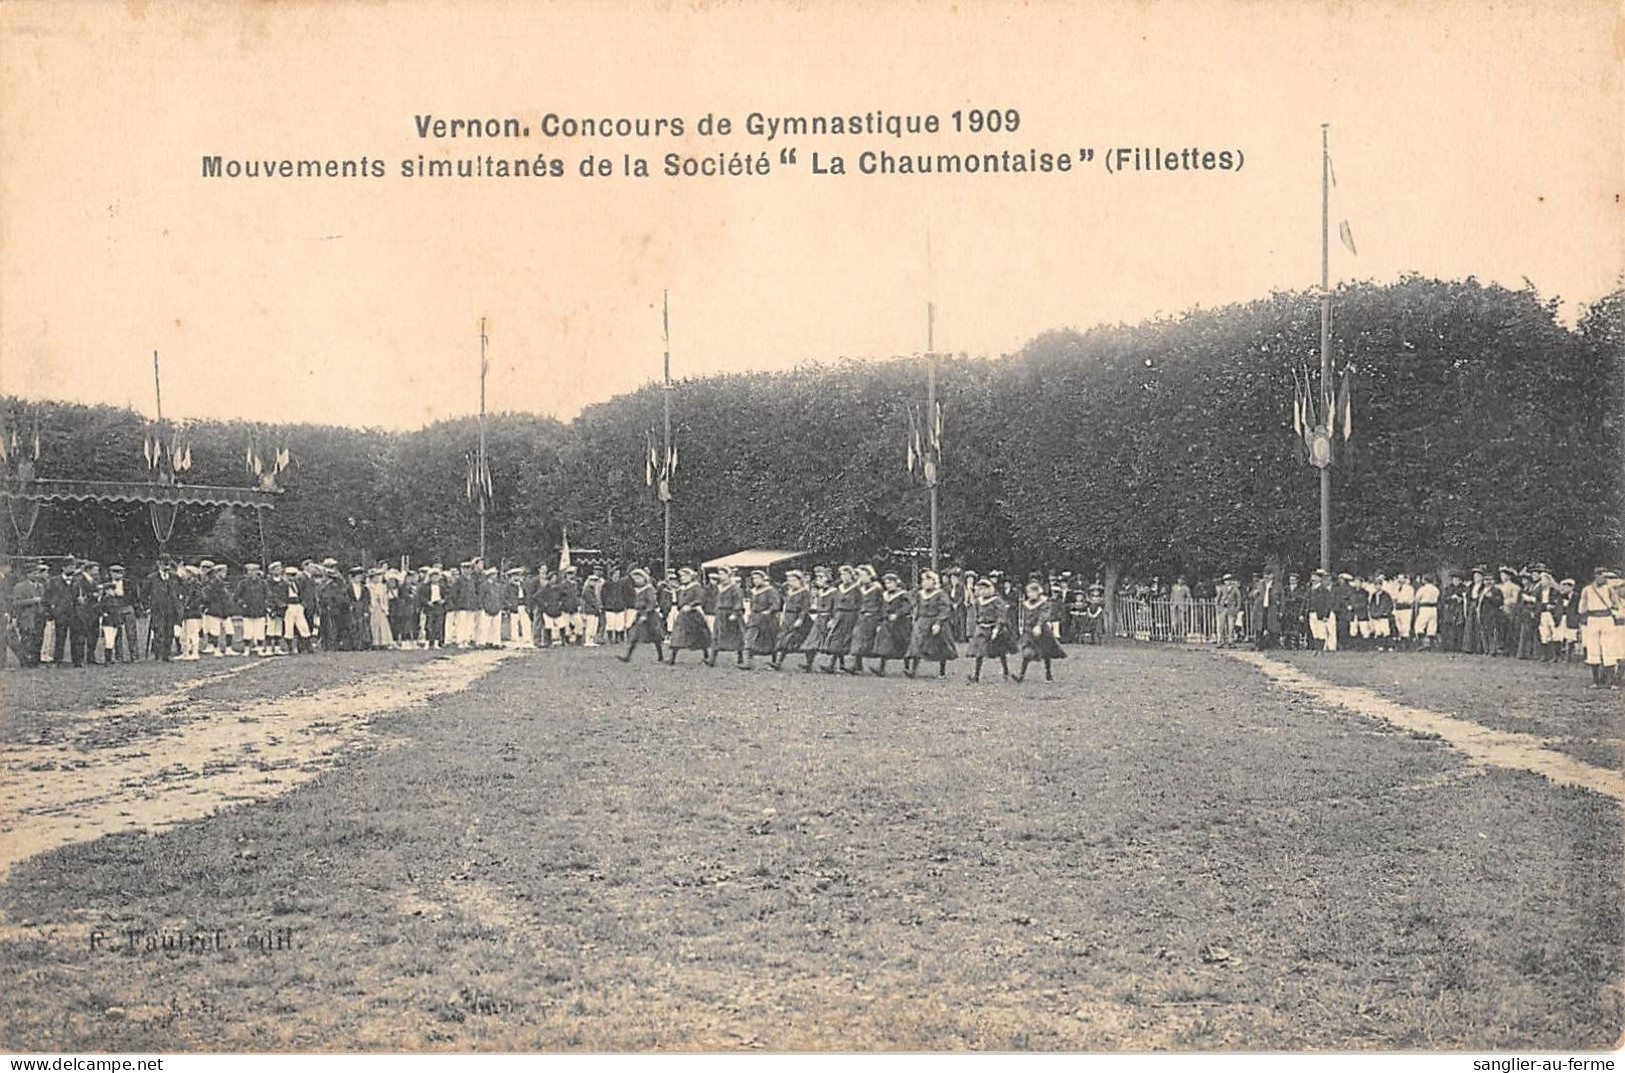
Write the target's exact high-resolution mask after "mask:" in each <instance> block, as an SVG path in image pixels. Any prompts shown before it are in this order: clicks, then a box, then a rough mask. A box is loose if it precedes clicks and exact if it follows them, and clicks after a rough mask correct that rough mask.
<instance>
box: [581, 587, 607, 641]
mask: <svg viewBox="0 0 1625 1073" xmlns="http://www.w3.org/2000/svg"><path fill="white" fill-rule="evenodd" d="M581 636H582V641H581V647H583V648H597V647H598V644H599V642H600V641H601V640H602V639H603V636H604V579H603V577H602V576H600V575H599V573H598V571H597V569H590V570H588V572H587V580H586V581H583V582H582V583H581Z"/></svg>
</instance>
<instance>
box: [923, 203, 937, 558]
mask: <svg viewBox="0 0 1625 1073" xmlns="http://www.w3.org/2000/svg"><path fill="white" fill-rule="evenodd" d="M932 267H933V266H932V262H931V227H930V223H929V221H927V225H926V229H925V420H926V426H925V427H926V444H927V450H928V451H929V452H930V454H929V455H928V456H927V457H929V458H930V460H931V464H930V468H929V469H927V470H926V472H927V474H928V475H929V476H930V480H929V481H927V482H926V487H927V489H928V491H929V493H930V496H931V571H932V573H936V572H938V571H939V570H940V569H941V565H940V560H941V557H942V544H941V536H940V529H939V525H938V514H937V481H938V480H939V479H940V478H941V476H942V474H941V472H940V469H941V465H942V452H941V447H940V445H939V444H938V443H937V337H936V328H937V307H936V303H934V302H933V301H932V300H931V292H932V290H933V288H932V282H933V279H932V276H933V273H932ZM922 463H923V460H922Z"/></svg>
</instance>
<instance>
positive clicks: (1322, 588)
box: [1308, 570, 1338, 652]
mask: <svg viewBox="0 0 1625 1073" xmlns="http://www.w3.org/2000/svg"><path fill="white" fill-rule="evenodd" d="M1308 602H1309V639H1310V643H1311V647H1312V648H1314V649H1315V651H1317V652H1336V651H1337V628H1338V627H1337V594H1336V591H1335V590H1334V589H1333V587H1332V579H1331V577H1330V575H1328V574H1327V573H1326V571H1324V570H1316V571H1315V572H1314V573H1313V574H1312V575H1311V576H1310V578H1309V601H1308Z"/></svg>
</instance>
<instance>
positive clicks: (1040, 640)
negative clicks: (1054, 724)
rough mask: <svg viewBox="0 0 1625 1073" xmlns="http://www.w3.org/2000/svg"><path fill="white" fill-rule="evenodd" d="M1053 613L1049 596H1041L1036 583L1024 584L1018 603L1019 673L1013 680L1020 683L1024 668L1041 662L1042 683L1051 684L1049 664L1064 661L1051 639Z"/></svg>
mask: <svg viewBox="0 0 1625 1073" xmlns="http://www.w3.org/2000/svg"><path fill="white" fill-rule="evenodd" d="M1053 610H1054V608H1053V606H1052V605H1051V603H1050V600H1049V597H1047V596H1045V595H1044V587H1043V586H1042V585H1040V584H1039V583H1038V582H1036V581H1029V582H1027V598H1026V599H1025V600H1023V601H1021V618H1020V623H1021V625H1020V635H1021V671H1020V673H1018V674H1017V675H1016V681H1018V682H1020V681H1024V680H1025V679H1026V677H1027V667H1028V665H1029V664H1032V663H1036V662H1037V661H1039V660H1043V661H1044V681H1046V682H1053V681H1055V675H1054V674H1053V673H1052V672H1051V670H1050V661H1051V660H1057V659H1065V658H1066V652H1065V651H1064V650H1063V649H1062V648H1061V642H1060V641H1058V640H1056V637H1055V623H1054V622H1053V621H1052V618H1053V615H1052V612H1053Z"/></svg>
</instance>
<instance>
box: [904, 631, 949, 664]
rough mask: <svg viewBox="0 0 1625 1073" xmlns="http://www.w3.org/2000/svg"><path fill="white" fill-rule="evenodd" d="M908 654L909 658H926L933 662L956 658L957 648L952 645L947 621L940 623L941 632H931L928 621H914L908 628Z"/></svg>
mask: <svg viewBox="0 0 1625 1073" xmlns="http://www.w3.org/2000/svg"><path fill="white" fill-rule="evenodd" d="M908 656H909V658H910V659H921V660H928V661H930V662H933V663H935V662H940V661H942V660H949V659H958V658H959V649H957V648H955V647H954V639H953V634H952V633H951V632H950V631H949V628H948V623H946V622H944V623H942V632H941V633H932V632H931V627H930V625H929V624H928V623H925V622H915V623H914V624H913V626H912V627H911V628H910V630H909V637H908Z"/></svg>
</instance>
